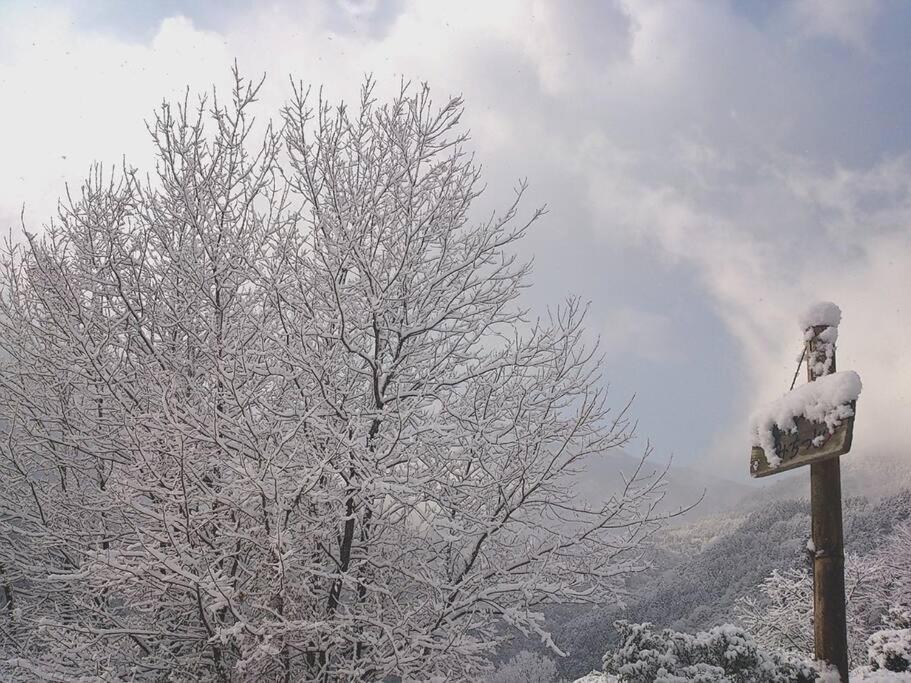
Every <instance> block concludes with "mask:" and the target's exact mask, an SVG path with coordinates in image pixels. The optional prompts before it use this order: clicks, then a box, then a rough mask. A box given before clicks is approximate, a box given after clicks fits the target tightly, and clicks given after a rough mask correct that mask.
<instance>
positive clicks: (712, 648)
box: [604, 621, 820, 683]
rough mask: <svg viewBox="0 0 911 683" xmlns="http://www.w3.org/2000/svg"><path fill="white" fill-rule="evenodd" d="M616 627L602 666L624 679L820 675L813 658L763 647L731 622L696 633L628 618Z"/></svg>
mask: <svg viewBox="0 0 911 683" xmlns="http://www.w3.org/2000/svg"><path fill="white" fill-rule="evenodd" d="M615 627H616V628H617V631H618V632H619V633H620V637H621V644H620V646H619V647H618V648H617V649H616V650H615V651H613V652H608V653H607V654H606V655H605V656H604V670H605V672H607V673H610V674H615V675H616V676H617V677H618V678H619V680H620V681H623V682H624V683H652V682H654V683H678V682H682V681H700V682H701V683H710V682H711V681H725V682H730V683H766V682H767V683H778V682H780V681H790V682H791V683H802V682H806V683H810V682H811V681H815V680H816V679H817V677H818V676H819V675H820V670H819V668H818V667H817V666H816V665H814V664H813V663H812V662H809V661H806V660H804V659H802V658H800V657H796V656H794V655H789V654H783V653H777V652H769V651H766V650H761V649H760V648H759V646H758V645H757V644H756V641H755V640H754V639H753V637H752V636H751V635H750V634H748V633H746V632H745V631H744V630H742V629H740V628H737V627H736V626H732V625H725V626H719V627H716V628H713V629H711V630H710V631H704V632H699V633H696V634H689V633H680V632H678V631H673V630H670V629H663V630H660V631H659V630H656V629H654V628H653V627H652V625H651V624H649V623H644V624H631V623H629V622H626V621H618V622H616V624H615Z"/></svg>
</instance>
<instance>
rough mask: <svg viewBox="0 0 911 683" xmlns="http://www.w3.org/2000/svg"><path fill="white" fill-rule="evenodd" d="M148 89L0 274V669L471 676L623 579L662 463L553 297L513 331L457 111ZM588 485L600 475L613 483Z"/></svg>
mask: <svg viewBox="0 0 911 683" xmlns="http://www.w3.org/2000/svg"><path fill="white" fill-rule="evenodd" d="M256 93H257V88H256V87H255V86H251V85H250V84H246V83H243V82H241V80H240V79H239V78H238V79H237V83H236V87H235V89H234V92H233V98H231V100H230V101H228V102H227V103H225V102H222V101H219V100H217V99H216V98H214V96H213V97H212V98H210V99H209V100H207V101H202V102H201V103H200V104H199V106H198V107H197V106H190V105H188V103H187V102H186V101H185V102H183V103H180V104H178V105H167V104H166V105H164V106H163V107H162V109H161V110H160V111H159V112H158V114H157V115H156V117H155V119H154V120H153V121H152V122H151V124H150V125H149V129H150V132H151V135H152V140H153V142H154V144H155V149H156V151H157V154H158V161H157V165H156V168H155V169H154V172H153V173H151V174H150V175H149V176H147V175H145V174H143V173H140V172H139V171H137V170H136V169H133V168H129V167H125V168H124V170H123V171H122V172H119V173H111V174H105V173H102V171H101V170H100V169H99V170H96V171H94V172H93V173H92V175H91V177H90V178H89V179H88V180H87V181H86V183H85V184H84V185H83V187H82V188H81V192H78V193H73V194H72V195H70V194H68V195H67V198H66V200H65V201H64V202H62V204H61V206H60V210H59V216H58V217H57V219H56V220H55V221H53V222H52V223H51V224H49V225H48V226H47V228H46V231H45V234H44V235H43V236H38V235H29V236H28V240H27V242H26V243H25V244H18V245H17V244H11V245H9V248H8V250H7V253H6V254H5V257H4V258H3V259H2V264H0V347H2V349H3V353H4V355H3V358H2V363H0V418H2V420H3V423H2V425H3V426H2V429H3V434H2V439H0V479H2V481H3V486H2V487H0V525H2V526H0V537H2V538H3V539H5V543H4V544H3V545H2V547H0V586H2V592H0V596H2V598H3V602H2V607H3V616H2V621H0V639H2V640H0V642H2V645H0V647H2V650H3V656H2V657H0V660H2V661H3V664H0V668H2V667H5V668H3V669H2V670H3V672H4V675H5V676H7V677H16V676H19V677H23V676H24V677H26V678H28V677H32V678H36V679H41V680H50V681H54V680H72V679H73V677H74V676H76V675H77V674H78V675H79V676H83V677H89V678H92V677H98V678H103V679H105V680H114V679H117V680H120V679H130V680H219V681H229V680H257V681H270V680H284V681H297V680H318V681H329V680H364V679H366V680H381V679H383V678H384V677H386V676H390V675H395V676H403V677H406V678H417V679H428V678H431V677H433V676H443V677H448V678H451V679H458V680H466V679H469V678H471V677H473V676H476V675H477V674H478V673H479V672H480V671H482V670H483V669H484V668H485V666H486V661H487V660H486V656H487V655H488V654H489V653H490V652H491V651H492V649H493V648H494V646H495V645H496V643H497V642H498V640H499V639H500V638H502V637H503V634H504V632H505V631H504V629H503V625H504V624H508V625H511V626H514V627H517V628H519V629H521V630H523V631H526V632H529V633H535V634H538V635H539V636H540V637H541V638H543V639H544V640H545V641H548V638H549V636H548V634H547V629H546V625H545V624H544V621H543V617H542V610H541V608H542V606H544V605H547V604H549V603H568V602H599V603H605V602H609V601H611V600H614V599H615V597H616V595H617V592H618V591H619V590H620V589H621V588H622V580H623V577H624V576H625V575H626V574H628V573H629V572H630V571H633V570H635V569H636V568H637V566H638V562H639V548H640V546H641V543H642V540H643V538H644V537H645V536H646V535H647V534H649V533H650V532H651V531H652V530H653V524H654V520H653V516H652V509H653V508H652V504H653V501H654V499H655V497H656V496H657V495H659V493H660V491H659V488H660V482H658V481H657V480H655V479H648V478H645V477H642V476H641V475H637V476H634V477H633V478H632V479H631V480H630V481H627V482H620V483H619V484H620V485H619V486H618V487H616V491H614V492H612V495H609V496H608V495H606V496H605V502H604V503H603V504H599V505H596V506H590V505H588V504H587V503H585V502H582V501H579V500H577V499H576V497H574V496H573V492H572V490H571V488H570V486H569V483H570V481H571V479H572V477H573V476H577V475H578V473H579V472H580V471H581V470H582V469H583V468H584V467H585V463H586V461H587V459H589V458H599V457H608V455H607V454H608V452H609V451H610V449H612V448H615V447H617V446H620V445H622V444H625V443H627V442H628V440H629V439H630V438H631V425H630V423H629V422H628V420H627V418H626V412H625V410H620V411H619V412H613V413H612V412H611V410H610V408H609V406H608V404H607V402H606V396H605V391H604V387H603V384H602V382H601V378H600V375H599V372H600V370H599V358H598V357H597V355H596V352H595V349H594V347H593V346H592V345H590V344H587V343H586V342H585V339H584V325H583V323H584V320H583V318H584V315H583V314H584V307H583V306H582V305H580V303H579V302H578V301H575V300H570V301H568V303H567V304H566V306H565V307H563V308H560V309H559V310H555V311H553V312H552V313H551V314H550V315H549V317H547V318H545V319H543V320H529V319H528V318H527V316H526V315H525V314H524V312H523V311H522V310H521V309H520V307H519V305H518V303H517V299H518V296H519V293H520V291H521V290H522V288H523V287H525V286H527V285H528V274H529V269H528V267H527V266H526V265H523V264H522V263H521V262H519V261H518V260H517V259H516V256H515V254H514V250H515V247H516V244H517V242H518V241H519V240H520V239H521V238H522V236H523V234H524V233H525V231H526V229H527V228H528V226H529V225H530V224H531V223H532V222H534V220H535V219H536V218H537V217H539V216H540V215H541V212H540V211H537V212H535V211H533V212H531V213H530V214H529V215H528V216H527V217H526V218H525V219H522V220H520V216H521V215H522V214H523V211H522V209H521V207H520V199H521V197H522V194H523V192H524V185H521V186H520V187H519V188H518V191H517V192H516V196H515V197H514V198H513V200H512V201H511V202H510V203H509V204H508V206H507V207H506V208H505V210H504V211H503V212H502V213H498V214H495V215H492V216H488V217H486V218H482V219H479V217H478V216H476V215H475V213H474V212H473V210H472V205H473V202H474V201H475V200H476V199H477V197H478V195H479V194H480V192H481V184H480V183H481V176H480V170H479V169H478V167H476V166H475V165H474V163H473V161H472V159H471V157H470V156H468V155H467V153H466V152H465V149H464V148H465V143H466V140H467V138H466V135H465V134H464V132H462V131H461V129H460V123H459V120H460V117H461V115H462V103H461V101H460V100H459V99H451V100H447V101H445V102H443V103H442V105H441V106H437V105H436V104H434V102H433V101H432V100H431V97H430V93H429V91H428V89H427V88H417V89H411V88H407V87H406V88H403V89H402V91H401V92H400V94H399V95H398V96H396V97H394V98H393V99H392V100H391V101H390V102H388V103H386V104H378V103H377V102H376V101H375V98H374V95H373V89H372V87H371V86H370V85H369V84H368V85H367V87H365V88H364V90H363V95H362V99H361V102H360V106H359V107H356V108H355V109H354V110H349V109H347V108H345V107H343V106H342V107H337V108H331V107H330V106H329V105H328V104H327V103H325V102H323V101H322V100H318V101H317V102H315V103H312V105H311V98H310V97H309V96H308V94H307V93H306V92H305V91H303V89H298V90H295V93H294V96H293V98H292V100H291V102H290V104H289V105H288V106H287V107H286V108H285V109H284V112H283V118H282V121H281V126H280V127H278V128H273V127H271V126H266V127H265V128H264V129H263V131H262V133H260V134H257V133H256V132H255V129H254V127H253V122H252V116H251V113H250V112H251V106H252V105H253V103H254V101H255V98H256ZM606 494H607V491H606Z"/></svg>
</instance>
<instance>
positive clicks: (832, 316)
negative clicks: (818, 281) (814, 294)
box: [800, 301, 841, 331]
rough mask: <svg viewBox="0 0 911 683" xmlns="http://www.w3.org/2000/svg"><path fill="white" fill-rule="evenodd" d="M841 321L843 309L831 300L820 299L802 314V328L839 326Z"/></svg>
mask: <svg viewBox="0 0 911 683" xmlns="http://www.w3.org/2000/svg"><path fill="white" fill-rule="evenodd" d="M840 322H841V309H840V308H839V307H838V306H836V305H835V304H833V303H832V302H831V301H818V302H816V303H815V304H813V305H812V306H810V307H809V308H807V309H806V310H804V312H803V313H801V315H800V329H801V330H804V331H806V330H808V329H810V328H811V327H838V323H840Z"/></svg>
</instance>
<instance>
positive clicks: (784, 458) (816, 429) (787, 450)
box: [750, 401, 857, 477]
mask: <svg viewBox="0 0 911 683" xmlns="http://www.w3.org/2000/svg"><path fill="white" fill-rule="evenodd" d="M851 408H852V411H854V412H856V410H857V405H856V402H853V401H852V403H851ZM795 424H796V425H797V430H796V431H785V432H783V431H781V430H779V429H777V428H775V429H774V430H773V437H774V439H775V450H776V452H777V453H778V456H779V457H780V458H781V464H780V465H778V467H770V466H769V461H768V459H767V458H766V454H765V451H763V450H762V448H760V447H759V446H753V451H752V453H751V454H750V476H752V477H768V476H769V475H772V474H778V473H779V472H786V471H787V470H792V469H794V468H795V467H802V466H803V465H809V464H811V463H814V462H820V461H822V460H828V459H829V458H836V457H838V456H839V455H844V454H845V453H847V452H848V451H850V450H851V440H852V439H853V437H854V416H853V415H852V416H851V417H848V418H845V419H844V420H843V421H842V423H841V424H840V425H839V426H838V427H836V428H835V431H834V432H832V433H831V434H830V433H829V427H828V426H827V425H826V424H825V423H823V422H811V421H810V420H807V419H806V418H804V417H798V418H796V419H795ZM814 441H815V442H816V443H817V444H818V445H814Z"/></svg>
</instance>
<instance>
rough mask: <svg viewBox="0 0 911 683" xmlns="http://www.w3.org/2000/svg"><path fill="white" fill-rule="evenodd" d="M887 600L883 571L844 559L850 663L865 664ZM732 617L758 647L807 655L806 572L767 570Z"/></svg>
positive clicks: (871, 560) (874, 563)
mask: <svg viewBox="0 0 911 683" xmlns="http://www.w3.org/2000/svg"><path fill="white" fill-rule="evenodd" d="M889 596H890V593H889V574H888V570H887V568H886V567H885V566H884V565H883V564H882V563H881V562H879V560H878V559H877V558H875V557H869V556H868V557H859V556H857V555H853V554H850V553H849V554H848V555H846V556H845V602H846V604H847V613H848V648H849V651H850V652H851V657H852V660H853V661H855V662H860V661H864V660H865V658H866V640H867V637H868V636H869V635H870V633H871V632H872V631H873V630H875V628H876V624H878V623H879V622H880V620H881V619H882V616H883V614H884V612H885V611H886V610H887V608H888V602H889ZM735 612H736V615H737V619H738V621H739V622H740V623H741V624H742V625H743V626H744V627H745V628H746V629H747V631H749V632H750V633H751V634H753V636H754V637H755V638H756V641H757V642H758V643H759V644H760V645H761V646H762V647H766V648H771V649H781V650H789V651H792V652H798V653H809V652H813V577H812V574H811V572H810V570H809V569H807V568H804V567H792V568H790V569H785V570H777V569H776V570H773V571H772V573H771V574H770V575H769V576H768V577H766V579H764V580H763V581H762V583H761V584H759V586H757V588H756V593H755V594H752V595H747V596H744V597H743V598H741V599H740V600H738V601H737V603H736V605H735Z"/></svg>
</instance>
